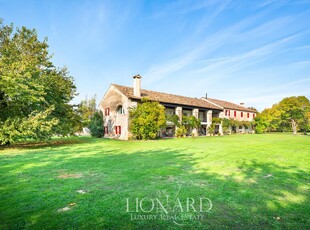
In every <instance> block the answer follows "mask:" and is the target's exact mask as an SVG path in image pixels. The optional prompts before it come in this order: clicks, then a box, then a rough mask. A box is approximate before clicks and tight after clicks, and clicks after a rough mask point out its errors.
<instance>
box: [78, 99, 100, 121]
mask: <svg viewBox="0 0 310 230" xmlns="http://www.w3.org/2000/svg"><path fill="white" fill-rule="evenodd" d="M96 111H97V109H96V95H94V96H93V97H91V98H90V99H88V98H85V99H84V100H82V101H81V102H80V104H79V108H78V113H79V114H80V116H81V118H82V124H83V126H84V127H87V126H88V125H89V123H90V120H91V118H92V116H93V115H94V114H95V112H96Z"/></svg>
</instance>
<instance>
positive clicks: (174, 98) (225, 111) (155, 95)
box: [99, 75, 256, 140]
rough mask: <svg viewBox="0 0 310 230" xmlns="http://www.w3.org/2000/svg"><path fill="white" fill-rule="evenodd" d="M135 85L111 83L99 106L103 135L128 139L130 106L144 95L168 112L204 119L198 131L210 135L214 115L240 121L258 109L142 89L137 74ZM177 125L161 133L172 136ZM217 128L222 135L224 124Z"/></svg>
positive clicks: (241, 128)
mask: <svg viewBox="0 0 310 230" xmlns="http://www.w3.org/2000/svg"><path fill="white" fill-rule="evenodd" d="M133 79H134V86H133V87H127V86H122V85H116V84H111V85H110V87H109V89H108V91H107V92H106V93H105V95H104V96H103V98H102V100H101V102H100V105H99V106H100V110H101V111H102V112H103V114H104V136H105V137H111V138H118V139H122V140H127V139H128V137H129V135H130V132H129V128H128V127H129V109H130V108H132V107H136V106H137V104H138V103H139V102H140V101H141V99H142V98H143V97H146V98H148V99H149V100H151V101H157V102H159V103H160V104H161V105H163V106H164V107H165V109H166V114H167V115H174V114H176V115H178V117H179V118H180V119H182V116H195V117H196V118H199V119H200V120H201V127H200V129H199V130H198V134H199V135H208V132H207V129H208V127H209V126H210V125H211V124H212V119H213V118H229V119H235V120H238V121H252V120H253V118H254V117H255V116H256V111H255V110H252V109H248V108H246V107H244V106H243V105H237V104H234V103H231V102H227V101H222V100H217V99H212V98H208V97H207V96H206V97H202V98H200V99H198V98H191V97H184V96H179V95H173V94H168V93H161V92H155V91H151V90H144V89H141V76H140V75H135V76H134V77H133ZM175 130H176V127H175V125H174V124H173V123H171V122H167V125H166V128H165V130H162V132H160V135H162V136H173V134H174V132H175ZM215 132H216V133H218V134H220V135H222V134H223V129H222V124H221V123H218V124H216V125H215ZM229 132H241V133H246V132H252V130H251V127H246V126H245V125H240V126H238V127H234V126H233V127H230V128H229Z"/></svg>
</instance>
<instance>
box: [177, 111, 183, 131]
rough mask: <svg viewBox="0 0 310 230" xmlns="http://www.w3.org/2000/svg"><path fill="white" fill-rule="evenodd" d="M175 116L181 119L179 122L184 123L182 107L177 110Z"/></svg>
mask: <svg viewBox="0 0 310 230" xmlns="http://www.w3.org/2000/svg"><path fill="white" fill-rule="evenodd" d="M175 114H176V115H177V116H178V117H179V122H180V123H181V122H182V107H176V108H175ZM177 129H178V127H177V126H175V131H177Z"/></svg>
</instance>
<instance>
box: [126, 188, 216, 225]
mask: <svg viewBox="0 0 310 230" xmlns="http://www.w3.org/2000/svg"><path fill="white" fill-rule="evenodd" d="M179 191H180V189H179ZM179 191H178V193H177V195H176V196H171V195H169V194H165V193H164V192H159V193H158V196H157V197H156V196H154V197H143V198H138V197H135V198H126V212H127V213H129V214H130V220H131V221H141V220H150V221H151V220H164V221H172V222H173V223H175V224H177V225H183V224H184V223H185V222H189V221H199V220H203V219H204V218H205V216H206V213H208V212H210V211H211V209H212V206H213V205H212V201H211V200H210V199H209V198H207V197H195V198H194V197H185V198H184V197H182V198H180V197H179Z"/></svg>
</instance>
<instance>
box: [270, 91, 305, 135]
mask: <svg viewBox="0 0 310 230" xmlns="http://www.w3.org/2000/svg"><path fill="white" fill-rule="evenodd" d="M276 107H277V110H278V111H279V113H280V119H281V122H282V123H283V124H284V125H287V126H291V127H292V130H293V133H294V134H296V133H297V131H299V130H300V129H306V128H307V127H308V125H309V120H308V113H309V111H310V101H309V99H308V98H306V97H305V96H298V97H287V98H284V99H283V100H282V101H280V102H279V104H278V105H276Z"/></svg>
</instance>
